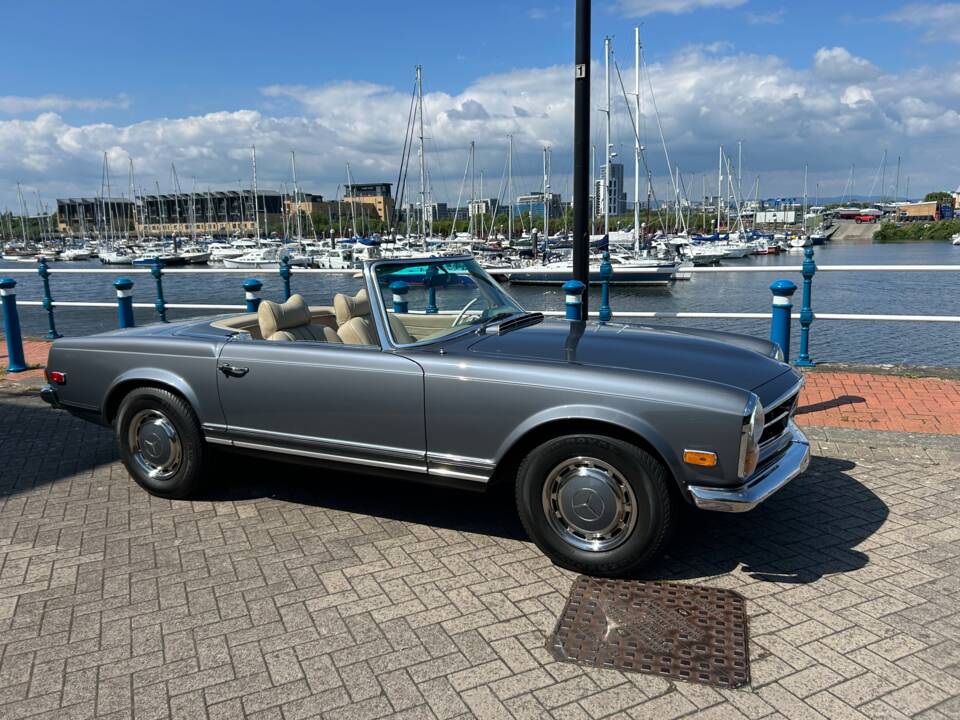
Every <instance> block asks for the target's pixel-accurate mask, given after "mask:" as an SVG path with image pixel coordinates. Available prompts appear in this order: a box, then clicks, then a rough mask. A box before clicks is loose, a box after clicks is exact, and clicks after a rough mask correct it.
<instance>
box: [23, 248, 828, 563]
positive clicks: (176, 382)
mask: <svg viewBox="0 0 960 720" xmlns="http://www.w3.org/2000/svg"><path fill="white" fill-rule="evenodd" d="M362 278H363V286H364V287H363V288H362V289H360V290H359V292H357V293H356V294H355V295H347V294H342V293H341V294H337V295H336V296H335V297H333V301H332V304H331V305H310V304H308V303H307V302H306V301H305V299H304V298H303V297H301V296H299V295H293V296H292V297H290V298H289V299H288V300H287V301H285V302H283V303H276V302H271V301H268V300H263V301H262V302H261V303H260V305H259V307H258V309H257V312H255V313H245V314H235V315H229V316H220V317H216V318H212V319H211V318H206V319H202V320H198V319H194V320H187V321H183V322H175V323H170V324H155V325H148V326H144V327H136V328H129V329H124V330H117V331H113V332H107V333H103V334H100V335H93V336H90V337H81V338H63V339H60V340H57V341H56V342H55V343H54V344H53V347H52V349H51V351H50V357H49V362H48V369H47V378H48V383H49V384H48V385H47V386H46V387H45V388H44V389H43V393H42V394H43V397H44V398H45V399H46V400H47V401H48V402H49V403H50V404H52V405H54V406H55V407H62V408H65V409H67V410H68V411H70V412H71V413H74V414H76V415H78V416H81V417H85V418H88V419H90V420H94V421H96V422H99V423H102V424H104V425H106V426H110V427H112V428H113V430H114V433H115V435H116V439H117V445H118V449H119V454H120V457H121V458H122V460H123V462H124V464H125V465H126V468H127V469H128V470H129V472H130V474H131V476H132V477H133V479H134V480H135V481H136V482H137V483H139V484H140V485H141V486H142V487H143V488H144V489H145V490H146V491H147V492H150V493H153V494H155V495H159V496H161V497H166V498H182V497H186V496H188V495H190V494H192V493H195V492H196V491H197V490H198V489H199V488H200V487H201V485H202V484H203V482H204V480H205V476H206V475H207V473H205V463H207V462H209V458H210V456H211V452H212V451H215V450H216V449H218V448H223V449H227V450H230V451H239V452H246V453H256V454H260V455H267V456H270V457H273V458H276V459H284V458H286V459H288V460H295V461H299V462H308V463H316V464H317V465H318V466H322V467H323V468H325V469H326V470H327V471H329V470H330V469H337V470H349V469H352V470H361V471H366V472H372V473H391V474H392V473H396V474H397V475H399V476H402V477H406V478H416V479H420V480H424V481H428V482H434V483H442V484H456V485H460V486H463V487H468V488H472V489H475V490H485V489H487V488H490V487H493V486H494V485H496V484H499V483H509V484H512V485H513V488H514V494H515V498H516V507H517V511H518V513H519V516H520V518H521V520H522V522H523V525H524V526H525V528H526V529H527V531H528V532H529V534H530V537H531V538H532V539H533V540H534V541H535V542H536V543H537V545H538V546H539V547H540V548H541V549H542V550H543V551H544V552H545V553H546V554H547V555H549V556H550V557H551V558H552V559H553V560H554V561H555V562H556V563H558V564H560V565H563V566H565V567H568V568H572V569H575V570H577V571H581V572H587V573H592V574H596V575H624V574H629V573H631V572H633V571H634V570H635V569H636V568H638V567H639V566H640V565H642V564H643V563H646V562H648V561H649V560H651V559H652V558H654V557H656V556H657V554H658V553H659V552H660V551H661V550H662V548H663V547H664V544H665V542H666V541H667V538H668V537H669V535H670V531H671V528H672V527H673V526H674V524H675V520H676V518H677V515H678V512H679V510H680V509H681V507H682V504H684V503H686V504H689V505H692V506H695V507H697V508H702V509H705V510H715V511H727V512H740V511H744V510H750V509H751V508H753V507H755V506H756V505H757V504H758V503H760V502H762V501H763V500H765V499H766V498H767V497H769V496H770V495H771V494H772V493H774V492H775V491H777V490H778V489H780V488H781V487H783V485H785V484H786V483H788V482H789V481H791V480H792V479H793V478H795V477H796V476H797V475H799V474H800V473H801V472H803V471H804V469H805V468H806V467H807V463H808V461H809V453H810V450H809V445H808V443H807V441H806V438H805V437H804V436H803V434H802V433H801V431H800V430H799V429H798V428H797V426H796V424H795V423H794V421H793V415H794V412H795V410H796V407H797V399H798V396H799V392H800V387H801V383H802V378H801V376H800V375H799V374H798V373H797V372H796V371H794V370H793V369H791V367H790V366H789V365H786V364H784V363H783V362H782V354H781V353H780V349H779V348H778V347H777V346H776V345H775V344H773V343H771V342H769V341H767V340H762V339H756V338H752V337H747V336H743V335H734V334H728V333H719V332H710V331H705V330H693V329H681V328H668V327H649V326H643V325H637V324H628V323H623V322H605V323H604V322H582V321H569V320H563V319H560V318H546V317H544V316H543V315H542V314H541V313H537V312H527V311H524V310H523V309H522V308H521V307H520V305H519V304H518V303H517V302H516V301H515V300H514V299H513V298H511V297H510V295H508V294H507V293H506V292H505V291H504V290H503V289H502V288H501V287H500V286H499V285H498V284H497V283H496V282H495V281H494V280H493V279H492V278H491V277H490V276H489V275H488V274H487V273H486V272H485V271H484V270H483V269H482V268H481V267H480V266H479V265H478V263H477V262H476V261H475V260H474V259H473V258H472V257H437V258H429V259H422V258H420V259H414V260H390V259H382V260H375V261H369V262H367V263H366V264H365V265H364V267H363V269H362ZM324 477H329V475H328V474H318V475H317V481H318V482H323V481H324ZM463 512H465V513H468V512H470V509H469V505H467V504H465V505H464V507H463Z"/></svg>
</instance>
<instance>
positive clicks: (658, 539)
mask: <svg viewBox="0 0 960 720" xmlns="http://www.w3.org/2000/svg"><path fill="white" fill-rule="evenodd" d="M564 466H568V467H567V471H568V472H567V475H566V477H567V478H576V477H579V475H578V473H581V472H588V473H589V472H599V473H600V475H599V476H600V477H603V476H607V477H610V478H611V479H612V480H613V481H614V487H615V488H618V489H616V490H615V491H614V494H617V493H619V494H620V495H622V496H625V497H626V498H628V500H623V501H622V502H620V503H619V504H618V503H614V504H615V505H617V507H618V510H619V509H620V508H621V507H622V508H624V512H623V513H619V514H618V513H614V516H615V517H621V518H624V519H623V520H622V521H620V522H619V524H616V523H615V524H616V529H615V530H614V531H612V532H611V533H609V536H610V537H609V540H607V539H605V540H603V541H602V542H604V543H609V544H610V546H609V547H600V548H599V549H589V548H584V547H582V546H581V547H578V546H577V545H575V544H574V543H578V542H579V543H580V544H581V545H583V544H590V542H591V537H601V535H596V536H591V535H589V534H588V535H585V536H584V537H583V538H581V537H580V536H579V535H578V534H577V533H578V531H579V528H570V527H569V522H568V521H567V520H566V519H565V518H563V517H562V512H561V511H562V509H563V508H565V507H566V505H565V500H564V498H567V497H569V503H571V504H570V505H569V507H570V508H571V510H572V512H574V513H578V512H580V511H578V510H576V509H575V508H578V507H579V508H587V506H588V502H587V501H584V502H580V503H579V504H577V497H578V496H579V497H580V498H581V499H583V498H584V497H586V496H585V495H583V493H584V492H585V493H588V494H592V496H593V497H600V496H604V497H606V496H605V495H603V493H605V492H606V491H605V490H601V494H600V495H598V493H597V492H595V491H594V490H592V489H589V488H587V489H579V490H569V492H568V493H567V494H566V495H565V494H564V492H562V491H561V492H558V493H554V492H552V490H553V489H555V488H556V487H557V483H558V482H563V481H562V480H556V479H555V478H556V473H557V472H558V470H559V468H562V467H564ZM584 468H586V470H584ZM569 471H573V472H569ZM559 472H560V477H561V478H562V477H563V472H564V471H559ZM548 482H549V486H550V488H551V491H548V492H545V486H547V485H548ZM670 482H672V480H671V479H670V476H669V474H668V473H667V471H666V469H665V468H664V467H663V465H662V464H661V463H660V462H659V461H658V460H657V459H656V458H654V457H653V456H652V455H651V454H650V453H648V452H646V451H645V450H643V449H642V448H639V447H637V446H635V445H631V444H630V443H627V442H623V441H621V440H615V439H613V438H608V437H603V436H599V435H567V436H564V437H559V438H555V439H553V440H550V441H548V442H546V443H544V444H543V445H541V446H539V447H538V448H536V449H535V450H533V451H532V452H531V453H530V454H529V455H527V457H526V458H525V459H524V460H523V462H522V463H521V464H520V468H519V470H518V472H517V483H516V499H517V511H518V513H519V515H520V520H521V522H522V523H523V526H524V528H526V531H527V533H528V534H529V535H530V537H531V538H532V539H533V541H534V542H535V543H536V544H537V546H538V547H539V548H540V549H541V550H542V551H543V552H544V553H545V554H546V555H547V556H549V557H550V559H551V560H553V561H554V562H555V563H556V564H557V565H560V566H561V567H564V568H567V569H569V570H574V571H576V572H580V573H584V574H588V575H596V576H601V577H628V576H630V575H632V574H633V573H634V572H635V571H637V570H639V569H640V568H641V567H642V566H643V565H645V564H647V563H649V562H650V561H651V560H653V559H654V558H656V556H657V555H658V554H659V553H660V551H661V550H662V549H663V547H664V546H665V545H666V543H667V541H668V540H669V538H670V534H671V532H672V530H673V526H674V522H675V517H676V513H677V508H676V507H675V501H674V498H673V495H672V494H671V492H670V486H669V483H670ZM624 485H627V486H629V488H627V487H624ZM564 487H570V488H575V487H577V486H576V485H569V486H564ZM592 487H598V486H596V485H594V486H592ZM604 487H605V486H604ZM570 493H572V494H570ZM630 493H632V498H631V497H630ZM611 497H613V496H609V497H607V499H608V501H609V500H610V498H611ZM629 500H632V501H633V502H629ZM610 504H611V503H610V502H607V505H608V506H609V505H610ZM548 507H550V508H554V510H553V512H551V511H550V510H549V509H548ZM630 507H632V508H633V511H632V513H631V512H628V511H627V510H628V509H629V508H630ZM599 508H600V509H599V510H597V511H596V512H597V517H596V518H594V519H596V520H599V519H600V517H601V514H602V513H603V512H604V504H603V502H602V497H601V504H600V506H599ZM568 514H569V511H568ZM631 514H632V515H633V518H634V520H633V521H632V525H631V524H630V522H629V521H628V520H627V518H628V516H629V515H631ZM579 520H582V518H579V519H578V520H577V522H579ZM588 522H589V520H588ZM558 526H566V527H559V528H558ZM593 542H595V543H600V542H601V541H599V540H594V541H593Z"/></svg>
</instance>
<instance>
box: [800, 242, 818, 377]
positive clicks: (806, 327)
mask: <svg viewBox="0 0 960 720" xmlns="http://www.w3.org/2000/svg"><path fill="white" fill-rule="evenodd" d="M803 256H804V257H803V300H802V301H801V304H800V355H799V356H798V357H797V362H796V365H797V367H813V366H815V365H816V363H815V362H814V361H813V360H811V359H810V326H811V325H812V324H813V276H814V275H816V274H817V263H816V262H814V260H813V246H810V247H808V248H806V249H805V250H804V251H803Z"/></svg>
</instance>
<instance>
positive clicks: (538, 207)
mask: <svg viewBox="0 0 960 720" xmlns="http://www.w3.org/2000/svg"><path fill="white" fill-rule="evenodd" d="M549 204H550V217H552V218H557V217H560V216H561V215H562V214H563V206H562V204H561V203H560V193H550V196H549ZM516 207H518V208H519V209H520V210H521V211H522V212H524V213H529V214H532V215H543V192H542V191H540V190H534V191H533V192H531V193H527V194H526V195H521V196H520V197H518V198H517V205H516Z"/></svg>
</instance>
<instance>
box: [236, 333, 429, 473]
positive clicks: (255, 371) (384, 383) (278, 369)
mask: <svg viewBox="0 0 960 720" xmlns="http://www.w3.org/2000/svg"><path fill="white" fill-rule="evenodd" d="M217 367H218V373H217V376H218V381H217V383H218V387H219V391H220V402H221V405H222V407H223V412H224V417H225V421H226V427H225V428H224V430H225V432H224V434H223V437H224V439H225V440H226V441H228V442H230V443H232V444H233V445H235V446H237V447H244V448H248V449H262V450H268V451H274V452H281V453H287V454H292V455H301V456H305V457H313V458H316V459H320V460H329V461H335V462H346V463H353V464H361V465H368V466H372V467H383V468H391V469H396V470H409V471H414V472H425V471H426V462H425V454H426V441H425V432H424V421H423V372H422V370H421V369H420V366H419V365H417V364H416V363H415V362H413V361H412V360H408V359H407V358H405V357H402V356H400V355H395V354H392V353H389V352H383V351H382V350H381V349H380V348H379V347H373V346H360V345H340V344H335V343H320V342H316V343H315V342H265V341H262V340H233V341H231V342H228V343H226V344H225V345H224V347H223V350H222V351H221V353H220V357H219V360H218V363H217Z"/></svg>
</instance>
